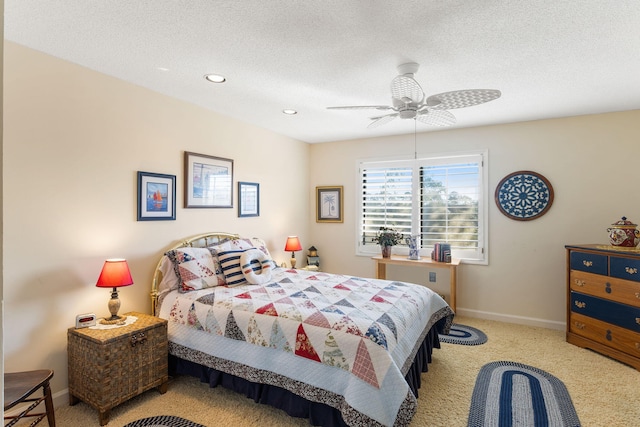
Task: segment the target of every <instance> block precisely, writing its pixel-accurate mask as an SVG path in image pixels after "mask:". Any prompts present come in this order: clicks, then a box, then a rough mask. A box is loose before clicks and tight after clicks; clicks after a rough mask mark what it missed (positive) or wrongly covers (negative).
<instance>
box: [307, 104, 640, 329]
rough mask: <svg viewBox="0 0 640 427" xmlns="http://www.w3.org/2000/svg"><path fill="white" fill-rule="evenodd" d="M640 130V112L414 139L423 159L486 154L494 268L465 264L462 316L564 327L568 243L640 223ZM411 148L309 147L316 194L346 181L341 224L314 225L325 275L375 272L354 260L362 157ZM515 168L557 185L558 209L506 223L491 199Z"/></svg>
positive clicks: (408, 138) (372, 143)
mask: <svg viewBox="0 0 640 427" xmlns="http://www.w3.org/2000/svg"><path fill="white" fill-rule="evenodd" d="M409 125H410V126H413V124H411V123H409V122H408V126H409ZM363 126H364V124H363ZM639 134H640V111H637V110H636V111H628V112H622V113H614V114H602V115H594V116H582V117H574V118H566V119H556V120H543V121H536V122H527V123H517V124H510V125H503V126H490V127H481V128H471V129H460V130H449V131H442V132H430V133H423V134H418V135H417V148H418V150H417V151H418V155H419V156H421V155H424V156H427V155H429V154H437V153H443V152H457V151H464V150H478V149H488V150H489V191H490V195H489V203H490V204H489V265H488V266H480V265H462V266H461V267H459V269H458V271H459V277H458V293H457V308H458V313H460V314H466V315H471V316H476V317H484V318H493V319H500V320H506V321H513V322H517V323H526V324H534V325H543V326H547V327H552V328H558V329H564V317H565V252H564V251H565V250H564V245H566V244H580V243H603V244H607V243H608V235H607V231H606V229H607V227H608V226H609V225H610V224H611V223H612V222H614V221H617V220H619V219H620V217H622V216H623V215H624V216H627V217H628V218H629V219H631V220H633V221H634V222H636V223H637V222H638V221H640V198H639V197H637V194H636V193H637V186H638V185H637V184H638V168H637V162H638V160H639V159H640V143H639V140H638V136H639ZM413 152H414V136H413V134H412V135H405V136H398V137H393V138H372V139H364V140H355V141H340V142H334V143H327V144H316V145H313V146H312V148H311V157H312V159H313V162H312V163H311V169H310V172H311V176H310V177H311V181H310V191H313V189H314V188H315V186H319V185H344V197H345V206H344V208H345V214H344V216H345V222H344V223H343V224H325V223H320V224H318V223H315V222H312V223H311V236H312V239H313V243H314V245H315V246H316V247H317V248H318V253H319V255H320V256H321V264H322V267H323V268H324V269H327V270H329V271H337V272H344V273H349V274H353V275H373V274H374V271H373V262H372V261H371V260H370V259H369V258H368V257H357V256H355V242H356V238H357V237H356V224H355V223H354V221H355V214H356V199H357V197H356V194H355V192H356V188H357V187H356V183H357V181H356V177H357V174H356V167H355V166H356V160H357V159H362V158H367V157H380V156H398V155H405V156H409V157H412V155H413ZM336 153H339V155H336ZM327 165H330V167H327ZM518 170H533V171H536V172H539V173H541V174H543V175H544V176H545V177H546V178H547V179H548V180H549V181H550V182H551V185H552V186H553V188H554V191H555V200H554V202H553V205H552V207H551V209H550V210H549V211H548V213H547V214H546V215H544V216H543V217H541V218H539V219H536V220H533V221H514V220H511V219H508V218H507V217H505V216H504V215H502V214H501V213H500V212H499V211H498V209H497V207H496V205H495V203H494V200H493V193H494V191H495V188H496V185H497V184H498V182H499V181H500V180H501V179H502V178H503V177H504V176H505V175H507V174H509V173H511V172H515V171H518ZM314 208H315V201H314V200H311V205H310V210H311V212H312V213H313V209H314ZM389 268H391V267H389ZM420 273H421V271H420V270H419V269H407V268H404V269H403V268H401V267H397V268H395V269H393V271H388V274H387V277H388V278H393V279H402V280H409V281H413V282H418V283H424V284H426V283H428V282H427V281H426V280H425V276H426V273H424V272H422V275H421V274H420ZM436 277H437V282H436V285H435V288H436V289H437V290H438V291H440V292H442V293H444V294H448V293H449V290H448V275H447V273H445V272H444V271H437V274H436Z"/></svg>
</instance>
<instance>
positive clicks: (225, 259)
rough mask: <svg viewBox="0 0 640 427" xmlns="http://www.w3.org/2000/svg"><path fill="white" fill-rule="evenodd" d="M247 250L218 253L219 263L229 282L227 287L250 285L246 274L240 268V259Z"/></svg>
mask: <svg viewBox="0 0 640 427" xmlns="http://www.w3.org/2000/svg"><path fill="white" fill-rule="evenodd" d="M246 250H247V249H244V250H235V251H221V252H218V262H219V263H220V268H221V269H222V274H224V277H225V279H226V281H227V286H238V285H246V284H248V283H249V282H247V279H245V277H244V274H242V268H240V257H241V256H242V253H243V252H245V251H246Z"/></svg>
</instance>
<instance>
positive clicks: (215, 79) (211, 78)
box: [204, 74, 227, 83]
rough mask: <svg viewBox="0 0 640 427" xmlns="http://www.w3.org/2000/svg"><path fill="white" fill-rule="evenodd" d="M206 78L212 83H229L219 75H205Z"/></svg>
mask: <svg viewBox="0 0 640 427" xmlns="http://www.w3.org/2000/svg"><path fill="white" fill-rule="evenodd" d="M204 78H205V79H207V80H209V81H210V82H211V83H224V82H226V81H227V79H225V78H224V76H221V75H219V74H205V75H204Z"/></svg>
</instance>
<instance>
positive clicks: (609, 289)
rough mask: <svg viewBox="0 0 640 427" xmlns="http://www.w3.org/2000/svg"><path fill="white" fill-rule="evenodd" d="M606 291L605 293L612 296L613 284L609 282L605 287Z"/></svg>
mask: <svg viewBox="0 0 640 427" xmlns="http://www.w3.org/2000/svg"><path fill="white" fill-rule="evenodd" d="M604 291H605V292H606V293H608V294H610V293H611V283H609V282H607V283H605V285H604Z"/></svg>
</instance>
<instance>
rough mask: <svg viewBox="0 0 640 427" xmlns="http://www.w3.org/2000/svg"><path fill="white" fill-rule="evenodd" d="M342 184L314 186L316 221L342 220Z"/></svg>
mask: <svg viewBox="0 0 640 427" xmlns="http://www.w3.org/2000/svg"><path fill="white" fill-rule="evenodd" d="M342 210H343V208H342V186H335V187H316V222H343V217H342Z"/></svg>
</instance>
